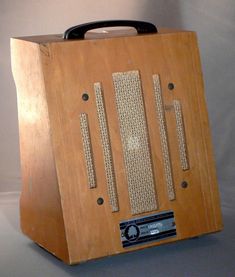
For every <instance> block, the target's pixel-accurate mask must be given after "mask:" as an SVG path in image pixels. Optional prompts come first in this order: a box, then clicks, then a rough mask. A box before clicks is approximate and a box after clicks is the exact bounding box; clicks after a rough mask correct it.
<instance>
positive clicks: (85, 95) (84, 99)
mask: <svg viewBox="0 0 235 277" xmlns="http://www.w3.org/2000/svg"><path fill="white" fill-rule="evenodd" d="M88 99H89V95H88V94H87V93H83V95H82V100H83V101H87V100H88Z"/></svg>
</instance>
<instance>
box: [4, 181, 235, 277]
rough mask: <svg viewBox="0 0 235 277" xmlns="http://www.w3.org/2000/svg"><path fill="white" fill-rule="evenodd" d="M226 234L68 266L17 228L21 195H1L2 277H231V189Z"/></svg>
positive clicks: (232, 189) (234, 234)
mask: <svg viewBox="0 0 235 277" xmlns="http://www.w3.org/2000/svg"><path fill="white" fill-rule="evenodd" d="M221 198H222V210H223V219H224V226H225V227H224V230H223V231H222V232H220V233H216V234H211V235H207V236H204V237H200V238H197V239H191V240H185V241H181V242H177V243H173V244H168V245H163V246H159V247H153V248H148V249H144V250H141V251H138V252H132V253H129V254H122V255H118V256H113V257H108V258H103V259H100V260H96V261H91V262H87V263H84V264H81V265H76V266H68V265H65V264H63V263H62V262H61V261H59V260H57V259H56V258H55V257H53V256H52V255H50V254H49V253H47V252H46V251H44V250H43V249H41V248H40V247H38V246H37V245H36V244H34V243H33V242H31V241H30V240H29V239H28V238H27V237H25V236H24V235H23V234H21V232H20V228H19V216H18V213H19V209H18V202H19V194H18V193H4V194H3V193H2V194H0V277H21V276H24V277H37V276H38V277H48V276H53V277H60V276H63V277H66V276H79V277H80V276H81V277H90V276H96V277H99V276H100V277H106V276H107V277H116V276H117V277H124V276H128V277H132V276H133V277H152V276H157V277H158V276H159V277H160V276H164V277H172V276H174V277H176V276H180V277H194V276H211V277H214V276H221V277H234V276H235V205H234V199H235V186H234V185H233V186H232V185H231V183H230V184H226V183H223V184H222V185H221Z"/></svg>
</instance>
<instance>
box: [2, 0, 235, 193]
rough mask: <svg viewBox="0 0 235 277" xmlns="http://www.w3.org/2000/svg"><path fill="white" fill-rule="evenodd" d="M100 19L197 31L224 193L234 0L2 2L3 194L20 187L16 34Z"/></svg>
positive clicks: (234, 113) (230, 137) (230, 169)
mask: <svg viewBox="0 0 235 277" xmlns="http://www.w3.org/2000/svg"><path fill="white" fill-rule="evenodd" d="M102 19H137V20H146V21H150V22H152V23H154V24H156V25H157V26H161V27H177V28H183V29H189V30H195V31H197V33H198V38H199V43H200V50H201V58H202V64H203V71H204V80H205V87H206V97H207V100H208V109H209V116H210V122H211V127H212V135H213V142H214V150H215V154H216V162H217V169H218V177H219V181H220V183H221V184H222V185H221V190H222V196H223V197H227V198H229V197H230V195H231V194H230V191H232V190H233V189H234V188H233V187H234V186H233V180H234V179H235V158H234V157H235V147H234V142H235V127H234V121H235V109H234V104H235V96H234V93H235V85H234V82H235V47H234V45H235V2H234V0H223V1H220V0H207V1H204V0H197V1H195V0H194V1H193V0H179V1H177V0H152V1H151V0H138V1H136V0H128V1H127V0H126V1H124V0H99V1H92V0H86V1H82V0H77V1H75V0H67V1H64V0H63V1H62V0H54V1H48V0H21V1H17V0H0V78H1V79H0V192H6V191H18V190H20V164H19V141H18V126H17V124H18V123H17V105H16V91H15V86H14V82H13V78H12V75H11V69H10V46H9V39H10V37H12V36H25V35H36V34H49V33H62V32H63V31H64V30H65V29H67V28H68V27H70V26H73V25H77V24H80V23H84V22H88V21H94V20H102Z"/></svg>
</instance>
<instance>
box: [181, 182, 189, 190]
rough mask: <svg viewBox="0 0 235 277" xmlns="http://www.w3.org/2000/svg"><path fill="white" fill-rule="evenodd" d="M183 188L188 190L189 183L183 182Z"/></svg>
mask: <svg viewBox="0 0 235 277" xmlns="http://www.w3.org/2000/svg"><path fill="white" fill-rule="evenodd" d="M181 187H182V188H183V189H186V188H187V187H188V183H187V182H186V181H183V182H182V183H181Z"/></svg>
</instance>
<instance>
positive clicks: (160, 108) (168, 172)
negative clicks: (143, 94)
mask: <svg viewBox="0 0 235 277" xmlns="http://www.w3.org/2000/svg"><path fill="white" fill-rule="evenodd" d="M153 86H154V94H155V103H156V110H157V117H158V122H159V130H160V139H161V148H162V154H163V162H164V171H165V179H166V184H167V191H168V198H169V199H170V200H174V199H175V192H174V184H173V178H172V168H171V161H170V153H169V147H168V138H167V129H166V122H165V112H164V105H163V100H162V91H161V84H160V79H159V75H158V74H154V75H153Z"/></svg>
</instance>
